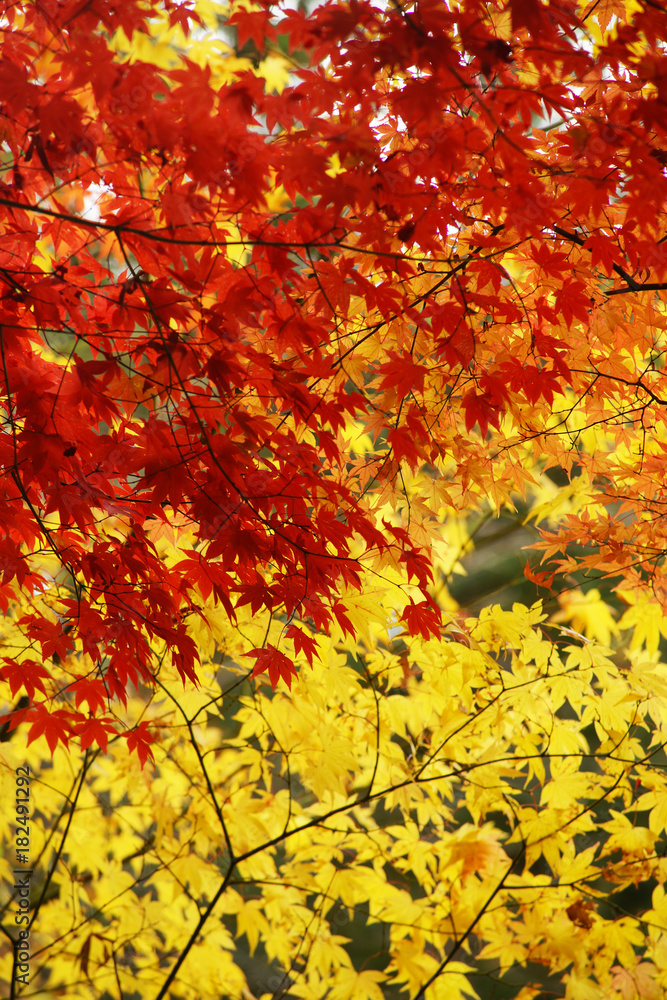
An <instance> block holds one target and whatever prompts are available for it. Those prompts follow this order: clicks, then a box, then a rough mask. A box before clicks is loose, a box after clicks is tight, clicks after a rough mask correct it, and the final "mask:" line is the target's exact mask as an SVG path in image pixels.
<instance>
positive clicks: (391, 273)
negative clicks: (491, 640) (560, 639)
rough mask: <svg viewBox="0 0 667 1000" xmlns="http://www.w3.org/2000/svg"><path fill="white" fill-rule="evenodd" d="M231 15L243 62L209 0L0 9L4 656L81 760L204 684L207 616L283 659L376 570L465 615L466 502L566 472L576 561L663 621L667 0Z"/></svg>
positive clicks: (345, 629) (551, 535)
mask: <svg viewBox="0 0 667 1000" xmlns="http://www.w3.org/2000/svg"><path fill="white" fill-rule="evenodd" d="M204 6H206V5H204ZM595 6H596V7H597V6H599V5H595ZM635 8H637V9H635ZM225 10H226V11H227V12H226V15H225V30H226V31H227V32H228V34H229V33H230V32H232V31H233V32H235V34H236V49H234V48H233V47H230V46H229V45H227V47H226V50H225V46H224V45H222V46H221V45H219V44H218V45H217V49H216V51H217V52H218V55H217V56H216V57H215V58H214V57H213V54H212V53H213V49H212V48H208V49H207V48H206V47H205V42H206V37H207V36H206V33H207V32H210V31H211V30H212V29H211V27H210V24H208V23H207V21H206V19H205V18H204V17H203V16H202V15H201V14H200V13H198V9H197V7H196V6H195V7H192V8H191V9H190V8H188V7H186V6H184V5H177V4H174V3H159V2H157V0H154V2H141V3H139V2H135V0H128V2H127V3H123V4H122V5H118V4H114V3H111V2H107V0H98V2H96V3H95V4H88V5H81V4H80V3H79V2H78V0H63V2H58V3H56V2H53V3H46V2H45V3H35V4H15V3H2V4H0V19H1V24H2V52H1V58H0V90H1V92H2V109H1V113H2V117H1V119H0V138H1V140H2V154H1V155H2V161H1V167H0V169H1V173H0V209H1V210H2V232H1V235H0V280H1V282H2V300H1V316H0V319H1V322H2V334H1V337H2V340H1V344H2V353H1V359H0V360H1V362H2V367H1V372H0V392H1V395H2V407H3V432H2V434H1V435H0V459H1V461H2V465H3V469H4V476H3V479H2V483H1V485H0V520H1V523H2V528H3V534H2V540H1V548H0V563H1V565H2V578H1V580H0V605H1V606H2V609H3V611H4V612H5V613H6V615H7V616H8V619H9V620H11V621H12V622H13V626H12V627H13V632H12V635H13V639H12V643H13V647H14V648H13V649H12V650H9V653H8V656H7V658H6V659H5V661H4V663H5V665H4V666H3V668H2V671H3V673H2V676H3V678H5V679H6V680H7V681H8V682H9V684H10V687H11V690H12V692H13V693H14V694H16V693H18V692H19V691H21V690H25V691H26V692H27V693H28V695H29V696H30V697H31V698H33V697H34V696H36V695H37V694H39V695H40V696H41V697H42V698H43V701H41V702H40V704H33V705H31V707H30V708H28V709H25V710H23V713H22V714H21V716H20V718H19V717H18V716H17V718H16V719H15V720H14V721H15V722H17V723H18V722H19V721H21V720H22V719H24V720H25V721H26V722H27V723H29V724H30V726H31V727H32V728H31V730H30V732H31V734H32V735H33V736H35V735H37V734H39V733H45V734H46V735H47V738H48V739H49V742H50V744H52V745H56V743H57V742H58V741H62V742H64V743H66V742H67V739H68V738H69V736H71V735H73V734H80V735H81V738H82V739H83V741H84V743H86V744H88V743H90V742H91V741H96V742H97V743H98V744H99V745H100V746H101V747H103V748H104V747H106V745H107V738H108V737H107V733H108V732H110V731H116V730H115V729H114V726H113V725H112V724H111V723H109V716H108V714H107V710H108V708H109V706H110V704H111V702H112V701H113V700H114V699H116V700H120V701H121V702H122V701H123V700H124V699H125V698H126V697H127V691H128V686H130V685H133V686H134V687H135V688H139V687H141V685H148V686H150V685H152V684H153V682H154V680H155V678H156V676H157V675H158V674H159V670H160V664H161V662H163V660H164V658H165V657H170V658H172V659H173V662H174V664H175V666H176V668H177V670H178V672H179V674H180V675H181V676H182V678H183V679H184V680H187V681H189V682H192V683H196V679H197V664H198V660H199V650H198V646H197V643H196V642H195V641H194V639H193V630H194V629H195V623H196V622H197V621H200V622H206V621H207V620H208V619H207V618H206V615H207V613H208V612H207V608H209V607H210V606H211V605H212V606H216V605H217V606H218V607H219V608H221V609H222V611H223V613H224V615H225V616H226V617H227V619H228V620H229V621H231V622H232V623H234V622H239V620H240V619H239V616H241V615H243V616H246V615H247V613H248V612H250V614H251V616H252V618H253V620H256V621H260V620H261V621H266V622H267V623H268V624H267V631H266V635H267V639H266V640H265V641H261V639H260V641H257V640H255V641H253V642H252V643H251V648H254V651H253V652H252V653H249V655H251V656H254V657H255V659H256V664H255V669H254V673H255V674H257V673H259V672H262V671H264V670H266V671H268V673H269V675H270V678H271V681H272V682H276V681H277V680H278V679H279V678H280V677H282V678H284V679H286V680H287V681H288V682H289V681H290V679H291V677H292V676H293V674H294V671H295V666H294V663H295V658H296V657H297V656H301V655H305V656H306V657H307V658H308V659H310V660H311V662H312V656H313V646H312V637H313V635H314V634H316V633H328V634H331V635H332V636H333V637H336V636H338V635H341V634H342V635H345V634H346V633H349V634H350V635H355V636H356V635H358V634H359V628H358V623H357V622H356V621H353V620H352V619H351V617H350V607H351V606H352V605H353V604H354V601H355V600H356V598H355V596H354V595H355V594H359V592H360V591H361V588H362V585H364V581H365V580H367V578H368V574H369V573H371V574H376V575H378V576H379V577H380V578H383V576H391V577H392V579H393V580H395V582H396V587H397V592H398V596H396V595H395V596H394V597H393V598H392V601H393V604H392V608H391V610H390V611H389V612H388V619H387V620H390V617H391V614H394V615H397V616H398V620H403V621H404V622H406V623H407V625H408V627H409V628H410V629H411V630H416V631H418V632H419V633H420V634H422V635H424V637H428V636H429V635H438V634H439V630H440V626H441V618H440V609H439V607H438V605H437V602H436V601H435V600H434V597H433V589H432V583H433V572H432V547H431V546H432V537H433V532H436V533H437V530H438V529H437V525H438V523H439V519H441V512H442V510H443V509H449V510H452V511H460V510H462V509H465V510H471V509H474V508H475V507H476V506H480V505H482V504H483V503H486V502H490V503H492V504H493V505H494V506H495V508H496V509H499V508H500V507H501V506H502V505H504V504H511V503H512V502H513V500H512V498H513V497H516V496H518V495H521V494H523V495H525V494H526V491H527V490H528V491H530V489H531V487H532V484H534V482H535V477H536V476H537V475H538V474H540V473H541V472H542V471H543V469H544V468H548V467H549V466H556V467H558V468H560V469H562V470H565V472H566V473H567V474H571V473H573V470H577V471H580V472H581V475H582V476H583V477H584V479H585V481H586V482H587V483H588V484H589V494H590V498H591V508H590V509H578V510H576V511H574V512H573V513H572V515H571V516H570V518H569V519H568V520H567V522H563V523H561V524H560V525H558V526H557V527H555V528H549V529H548V530H547V532H546V534H545V537H544V539H543V541H542V542H540V543H539V544H541V545H542V546H543V548H544V552H545V558H546V559H552V560H554V559H555V563H554V571H558V572H561V573H568V572H571V571H572V569H573V566H572V560H573V558H574V557H573V556H572V555H571V554H570V547H571V546H572V544H573V543H578V544H581V543H583V544H585V545H586V546H587V548H586V552H585V555H584V556H583V557H582V558H576V559H575V562H576V565H577V566H585V568H588V569H595V568H598V569H599V568H601V567H603V571H604V572H605V573H607V574H611V575H614V574H615V575H616V576H617V577H618V579H619V580H620V581H621V583H620V586H622V587H626V588H628V589H635V590H636V589H643V590H646V591H647V592H650V594H651V598H652V599H654V600H656V601H657V602H658V603H659V604H660V605H661V606H662V607H663V608H667V588H666V585H665V577H664V570H663V565H662V555H661V553H662V552H664V543H665V534H666V532H665V521H664V502H665V483H664V448H665V446H664V428H665V407H666V399H667V393H666V392H665V390H664V388H663V375H662V365H663V358H664V330H665V319H664V309H663V297H662V291H663V289H664V288H665V287H666V286H665V282H666V280H667V251H666V250H665V246H666V244H665V240H666V239H667V236H666V235H665V232H664V210H663V206H664V203H665V198H666V197H667V177H666V176H665V170H664V163H663V161H664V155H663V154H664V150H665V149H667V136H666V134H665V121H667V117H666V116H665V104H666V101H667V94H666V92H665V86H664V67H665V59H666V58H667V57H666V56H665V55H664V42H665V38H667V19H666V18H665V17H664V12H663V11H662V10H660V9H659V7H658V6H656V5H653V4H648V3H646V4H641V3H640V4H636V5H634V7H633V11H632V12H631V16H629V15H628V16H626V11H625V6H624V5H623V4H618V3H606V4H604V5H603V10H600V11H598V12H597V15H596V19H595V21H593V20H592V19H591V16H589V14H587V12H586V10H584V9H582V6H581V5H580V4H577V3H575V2H574V0H559V2H558V3H555V4H551V5H549V6H548V7H545V6H543V5H541V4H535V3H530V2H528V0H510V2H505V0H494V2H493V3H491V4H488V3H482V2H481V0H466V2H465V3H462V4H459V5H454V4H452V5H446V4H443V3H442V2H441V0H419V3H418V4H407V5H401V4H389V5H387V6H386V7H384V8H381V7H377V6H373V5H371V4H370V3H368V2H365V0H356V2H354V3H349V4H348V3H345V2H338V0H335V2H327V3H324V4H322V5H320V6H318V7H317V8H316V9H314V10H313V11H306V10H302V9H299V10H297V11H292V10H284V11H283V10H282V9H281V8H280V6H279V5H274V4H270V3H268V2H264V0H262V2H259V3H256V4H254V5H253V9H252V10H250V9H248V8H247V6H245V5H241V4H239V5H231V7H230V8H229V10H227V8H225ZM165 17H166V18H167V22H168V28H169V31H173V32H175V31H179V32H181V37H183V38H184V39H185V37H186V36H189V40H190V41H191V43H192V53H191V54H189V55H187V56H186V55H183V56H182V57H177V56H175V55H173V54H172V53H170V52H168V51H167V52H166V51H165V49H168V48H169V46H162V47H160V45H157V44H156V45H154V44H153V42H154V40H155V38H154V36H155V31H154V29H153V27H152V25H153V23H154V20H155V19H156V18H157V19H158V20H159V19H160V18H162V20H163V22H164V18H165ZM614 19H616V20H614ZM170 37H172V36H170ZM209 40H210V39H209ZM216 44H217V43H216ZM197 46H199V48H197ZM202 46H203V47H202ZM244 46H251V47H254V51H255V52H256V53H257V55H258V59H256V60H255V62H253V61H252V60H248V59H243V58H240V57H239V53H240V52H242V51H243V47H244ZM221 48H222V50H225V51H226V53H227V54H226V56H223V57H221V56H220V55H219V52H220V50H221ZM198 53H199V57H198V55H197V54H198ZM202 53H203V54H202ZM172 55H173V57H172ZM270 59H273V60H274V63H277V64H278V65H280V66H281V67H282V76H281V75H280V73H278V74H277V78H276V79H272V78H271V74H270V73H269V71H268V69H266V70H264V71H262V66H263V65H264V63H266V64H267V65H269V63H270ZM262 60H264V62H262ZM262 72H264V73H265V75H262ZM274 75H275V73H274ZM354 428H356V429H357V430H358V429H361V431H362V432H363V434H364V435H366V437H367V439H368V442H369V444H368V446H367V447H365V448H364V449H363V450H359V451H355V450H354V447H353V446H352V445H351V434H352V432H353V429H354ZM420 470H427V473H428V475H427V478H428V477H430V481H431V483H432V484H433V485H432V489H433V490H434V491H435V492H434V493H433V498H434V499H432V501H429V500H428V498H425V497H426V494H425V493H424V491H423V490H422V488H421V487H419V486H418V487H416V488H415V489H414V490H412V493H411V491H410V490H409V489H408V488H407V486H406V485H405V477H406V476H408V477H410V476H416V475H417V474H418V473H419V471H420ZM428 488H429V489H431V487H428ZM420 490H421V492H420ZM420 504H421V508H422V510H421V514H420V516H419V517H414V518H413V517H412V515H411V510H412V508H413V507H414V506H415V505H417V507H418V506H419V505H420ZM533 572H536V571H533ZM536 578H537V577H536ZM540 579H543V580H546V579H547V576H546V575H545V576H544V577H540ZM342 597H343V599H342V603H341V598H342ZM346 600H347V603H346ZM350 602H351V603H350ZM357 606H358V605H357ZM274 622H275V623H279V624H280V630H279V633H280V634H279V635H278V636H276V637H271V638H269V637H268V636H269V631H270V626H271V623H274ZM42 664H46V666H43V665H42ZM61 664H70V667H68V668H67V670H68V671H69V673H67V672H65V673H62V672H60V670H59V666H60V665H61ZM47 675H48V676H47ZM49 677H50V678H51V681H49ZM56 692H59V693H60V694H62V696H63V697H64V698H65V699H66V704H65V705H64V707H63V706H60V707H58V708H57V709H51V708H49V709H48V712H49V716H50V719H49V720H47V719H46V718H45V717H43V713H44V712H45V711H47V709H46V708H45V705H46V704H47V701H48V699H50V698H52V697H53V695H54V694H55V693H56ZM84 703H85V704H86V705H87V708H88V712H87V713H86V712H84V711H83V705H84ZM92 718H94V719H95V720H96V721H95V722H92V721H91V719H92Z"/></svg>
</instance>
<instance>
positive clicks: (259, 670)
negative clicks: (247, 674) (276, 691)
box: [244, 646, 296, 688]
mask: <svg viewBox="0 0 667 1000" xmlns="http://www.w3.org/2000/svg"><path fill="white" fill-rule="evenodd" d="M244 655H245V656H254V657H255V658H256V662H255V666H254V667H253V671H252V674H251V677H258V676H259V674H263V673H264V672H265V671H267V672H268V674H269V680H270V681H271V687H273V688H275V687H276V685H277V683H278V681H279V680H280V679H281V678H282V679H283V680H284V681H285V683H286V684H287V687H288V688H291V687H292V681H293V679H294V677H295V676H296V667H295V666H294V663H293V661H292V660H290V659H289V657H288V656H285V654H284V653H281V652H280V650H279V649H276V647H275V646H265V647H264V648H262V649H252V650H251V651H250V652H249V653H245V654H244Z"/></svg>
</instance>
